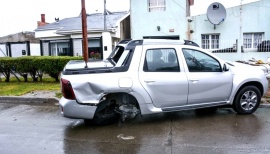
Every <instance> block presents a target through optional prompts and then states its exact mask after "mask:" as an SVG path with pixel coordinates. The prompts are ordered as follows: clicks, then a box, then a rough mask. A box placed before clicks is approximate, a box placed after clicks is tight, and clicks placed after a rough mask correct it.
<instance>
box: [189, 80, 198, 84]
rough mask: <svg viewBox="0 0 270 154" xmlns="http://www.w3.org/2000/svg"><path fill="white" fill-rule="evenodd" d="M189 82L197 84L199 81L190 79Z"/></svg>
mask: <svg viewBox="0 0 270 154" xmlns="http://www.w3.org/2000/svg"><path fill="white" fill-rule="evenodd" d="M189 81H190V82H192V83H197V82H198V81H199V79H190V80H189Z"/></svg>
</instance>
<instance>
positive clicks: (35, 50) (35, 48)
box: [30, 43, 40, 56]
mask: <svg viewBox="0 0 270 154" xmlns="http://www.w3.org/2000/svg"><path fill="white" fill-rule="evenodd" d="M30 55H31V56H40V44H33V43H31V44H30Z"/></svg>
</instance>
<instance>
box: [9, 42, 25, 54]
mask: <svg viewBox="0 0 270 154" xmlns="http://www.w3.org/2000/svg"><path fill="white" fill-rule="evenodd" d="M10 46H11V55H12V57H22V56H28V54H27V53H28V52H27V46H26V43H22V44H11V45H10ZM22 51H25V53H24V54H23V52H22Z"/></svg>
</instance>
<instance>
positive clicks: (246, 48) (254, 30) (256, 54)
mask: <svg viewBox="0 0 270 154" xmlns="http://www.w3.org/2000/svg"><path fill="white" fill-rule="evenodd" d="M210 7H211V6H210ZM269 8H270V1H269V0H260V1H257V2H252V3H248V4H245V5H239V6H236V7H231V8H227V9H226V18H225V20H224V21H223V22H222V23H221V24H220V25H216V26H214V25H213V24H212V23H210V21H209V19H208V17H207V14H202V15H197V16H194V17H192V19H193V21H192V22H191V30H192V31H193V32H194V33H192V35H191V40H192V41H195V42H196V43H198V44H199V45H200V46H201V47H202V48H204V49H207V50H209V51H211V52H214V53H215V54H217V55H218V56H219V57H221V58H223V59H225V60H231V61H235V60H249V59H251V58H255V59H257V60H259V59H260V60H263V61H264V62H266V61H267V58H268V57H270V44H269V46H265V47H266V48H268V49H263V50H262V48H260V47H261V45H262V41H264V40H269V39H270V28H269V27H270V20H269V19H270V9H269ZM263 44H264V43H263ZM262 51H264V52H262ZM265 51H266V52H265Z"/></svg>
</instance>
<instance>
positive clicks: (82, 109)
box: [59, 97, 97, 119]
mask: <svg viewBox="0 0 270 154" xmlns="http://www.w3.org/2000/svg"><path fill="white" fill-rule="evenodd" d="M59 109H60V111H61V113H62V115H63V116H64V117H67V118H74V119H93V117H94V115H95V112H96V109H97V106H90V105H84V104H78V103H77V102H76V100H68V99H65V98H64V97H62V98H61V99H60V101H59Z"/></svg>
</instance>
